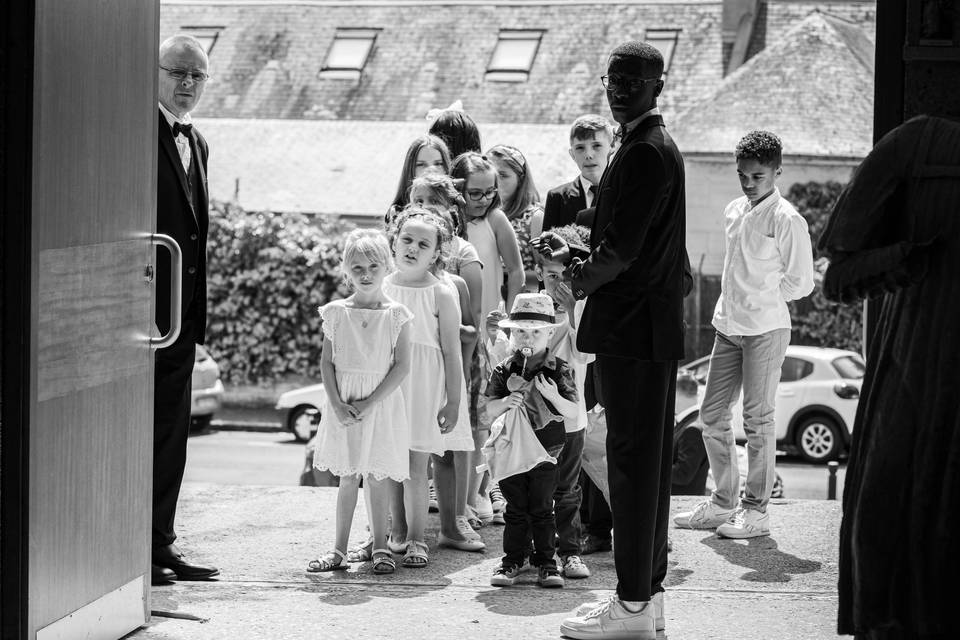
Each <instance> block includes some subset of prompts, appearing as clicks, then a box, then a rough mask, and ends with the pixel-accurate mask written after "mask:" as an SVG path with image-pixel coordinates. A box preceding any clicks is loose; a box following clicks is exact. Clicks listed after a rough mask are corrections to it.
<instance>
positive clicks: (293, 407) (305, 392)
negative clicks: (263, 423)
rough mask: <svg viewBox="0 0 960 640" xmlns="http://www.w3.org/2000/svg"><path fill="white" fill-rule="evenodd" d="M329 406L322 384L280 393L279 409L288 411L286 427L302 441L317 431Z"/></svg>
mask: <svg viewBox="0 0 960 640" xmlns="http://www.w3.org/2000/svg"><path fill="white" fill-rule="evenodd" d="M326 406H327V392H326V391H325V390H324V388H323V385H322V384H313V385H310V386H309V387H301V388H299V389H294V390H293V391H287V392H286V393H282V394H280V397H279V398H278V399H277V407H276V408H277V409H278V410H286V411H287V420H286V423H285V424H286V427H287V429H289V430H290V432H291V433H293V435H294V437H295V438H296V439H297V440H299V441H300V442H306V441H307V440H309V439H310V438H312V437H313V435H314V434H315V433H316V432H317V427H318V426H319V425H320V416H321V415H322V413H323V411H324V409H326Z"/></svg>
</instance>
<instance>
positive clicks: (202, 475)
mask: <svg viewBox="0 0 960 640" xmlns="http://www.w3.org/2000/svg"><path fill="white" fill-rule="evenodd" d="M303 462H304V448H303V444H301V443H299V442H297V441H296V440H294V438H293V436H292V435H291V434H290V433H289V432H286V431H284V432H268V433H263V432H252V431H218V430H217V429H216V428H213V429H211V430H209V431H205V432H201V433H195V434H194V435H192V436H191V438H190V441H189V443H188V447H187V469H186V472H185V475H184V480H186V481H187V482H213V483H220V484H242V485H296V484H297V483H298V482H299V478H300V471H301V470H302V468H303ZM777 472H778V473H779V474H780V476H781V477H782V478H783V483H784V497H785V498H788V499H789V498H806V499H820V500H823V499H826V497H827V480H828V472H827V468H826V467H822V466H814V465H810V464H807V463H805V462H803V461H802V460H800V459H799V458H796V457H792V456H788V455H785V454H780V455H778V456H777ZM844 472H845V465H844V464H843V463H841V465H840V470H839V472H838V473H837V497H838V498H839V497H840V496H842V495H843V476H844Z"/></svg>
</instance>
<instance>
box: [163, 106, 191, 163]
mask: <svg viewBox="0 0 960 640" xmlns="http://www.w3.org/2000/svg"><path fill="white" fill-rule="evenodd" d="M160 111H161V112H162V113H163V115H164V117H165V118H166V119H167V124H168V125H170V128H171V129H173V123H174V122H179V123H180V124H191V120H190V114H189V113H185V114H183V117H182V118H178V117H177V116H175V115H173V113H172V112H171V111H170V110H169V109H167V108H166V107H165V106H163V103H160ZM173 141H174V142H176V143H177V152H178V153H179V154H180V164H182V165H183V172H184V173H185V174H187V175H190V141H189V140H187V136H185V135H183V134H182V133H180V134H177V135H176V136H174V138H173Z"/></svg>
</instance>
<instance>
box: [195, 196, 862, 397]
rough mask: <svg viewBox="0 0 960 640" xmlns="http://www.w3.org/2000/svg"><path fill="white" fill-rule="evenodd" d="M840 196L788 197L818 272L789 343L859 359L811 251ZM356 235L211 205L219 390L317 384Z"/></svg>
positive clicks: (850, 322)
mask: <svg viewBox="0 0 960 640" xmlns="http://www.w3.org/2000/svg"><path fill="white" fill-rule="evenodd" d="M842 188H843V185H841V184H839V183H836V182H826V183H816V182H808V183H804V184H795V185H793V186H792V187H791V188H790V190H789V192H788V193H787V194H786V197H787V199H788V200H790V202H792V203H793V204H794V205H795V206H796V207H797V210H798V211H799V212H800V213H801V214H802V215H803V216H804V218H806V220H807V223H808V225H809V227H810V234H811V237H812V240H813V244H814V257H815V258H817V262H816V264H817V268H818V284H817V288H816V289H815V290H814V293H813V294H812V295H810V296H808V297H807V298H805V299H803V300H801V301H799V302H795V303H790V313H791V316H792V319H793V343H794V344H806V345H815V346H822V347H838V348H843V349H852V350H854V351H859V350H860V345H861V339H862V318H861V307H860V305H841V304H836V303H833V302H829V301H827V300H826V299H825V298H824V297H823V292H822V287H821V286H820V281H821V280H822V273H823V270H824V269H825V267H826V261H825V260H824V259H822V258H821V257H820V256H819V252H818V251H817V249H816V244H817V241H818V240H819V237H820V234H821V233H822V231H823V228H824V226H825V225H826V221H827V219H828V217H829V215H830V211H831V210H832V208H833V204H834V203H835V202H836V200H837V197H839V195H840V192H841V190H842ZM353 228H354V225H352V224H350V223H348V222H342V221H340V220H338V219H335V218H331V217H326V216H321V217H316V218H308V217H307V216H304V215H300V214H295V213H284V214H279V213H272V212H248V211H244V210H243V209H241V208H240V207H238V206H236V205H232V204H229V203H223V202H213V203H212V206H211V210H210V237H209V242H208V245H207V246H208V253H207V260H208V265H207V286H208V301H207V312H208V324H207V344H208V348H209V350H210V352H211V353H212V354H213V356H214V358H216V360H217V362H218V364H219V365H220V368H221V373H222V376H223V379H224V381H225V382H227V383H229V384H234V385H243V384H254V385H256V384H274V383H276V382H278V381H280V380H285V379H304V380H319V379H320V349H321V345H322V342H323V340H322V336H321V333H320V318H319V316H318V315H317V307H318V306H320V305H322V304H325V303H327V302H328V301H330V300H332V299H335V298H342V297H344V296H346V295H347V294H348V291H347V289H346V287H345V285H344V284H343V283H342V281H341V279H340V275H339V265H340V244H341V242H342V238H343V235H344V234H345V233H346V232H348V231H349V230H351V229H353ZM712 308H713V307H712V305H710V310H711V313H712Z"/></svg>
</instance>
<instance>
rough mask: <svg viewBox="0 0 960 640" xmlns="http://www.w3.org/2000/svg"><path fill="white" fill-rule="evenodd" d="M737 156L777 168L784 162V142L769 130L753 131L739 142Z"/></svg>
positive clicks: (738, 158)
mask: <svg viewBox="0 0 960 640" xmlns="http://www.w3.org/2000/svg"><path fill="white" fill-rule="evenodd" d="M736 157H737V160H750V159H752V160H756V161H757V162H759V163H760V164H762V165H765V166H768V167H775V168H776V167H779V166H780V165H781V164H782V163H783V143H782V142H780V138H778V137H777V136H776V135H774V134H772V133H770V132H769V131H759V130H758V131H751V132H750V133H748V134H747V135H745V136H743V137H742V138H740V142H738V143H737V150H736Z"/></svg>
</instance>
